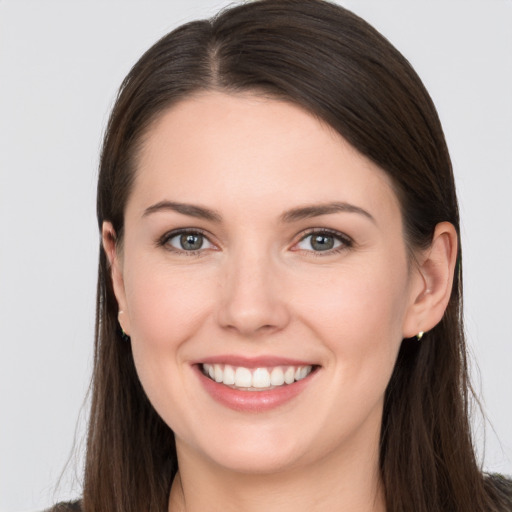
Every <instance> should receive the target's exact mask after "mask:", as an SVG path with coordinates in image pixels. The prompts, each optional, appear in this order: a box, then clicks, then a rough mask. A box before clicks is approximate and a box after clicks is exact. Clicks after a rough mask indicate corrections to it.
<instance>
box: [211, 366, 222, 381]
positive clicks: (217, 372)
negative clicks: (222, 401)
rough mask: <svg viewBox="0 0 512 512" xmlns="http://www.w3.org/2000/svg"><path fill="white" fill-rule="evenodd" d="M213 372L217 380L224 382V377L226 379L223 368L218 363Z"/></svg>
mask: <svg viewBox="0 0 512 512" xmlns="http://www.w3.org/2000/svg"><path fill="white" fill-rule="evenodd" d="M213 373H214V377H213V378H214V379H215V382H222V381H223V379H224V375H223V373H224V372H223V371H222V368H221V367H220V366H219V365H218V364H216V365H215V366H214V372H213Z"/></svg>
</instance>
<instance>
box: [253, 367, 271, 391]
mask: <svg viewBox="0 0 512 512" xmlns="http://www.w3.org/2000/svg"><path fill="white" fill-rule="evenodd" d="M269 386H270V374H269V373H268V370H267V369H266V368H256V370H254V373H253V374H252V387H253V388H268V387H269Z"/></svg>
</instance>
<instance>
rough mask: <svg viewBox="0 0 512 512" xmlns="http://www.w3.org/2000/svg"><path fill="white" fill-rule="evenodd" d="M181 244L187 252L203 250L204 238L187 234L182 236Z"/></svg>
mask: <svg viewBox="0 0 512 512" xmlns="http://www.w3.org/2000/svg"><path fill="white" fill-rule="evenodd" d="M180 243H181V246H182V247H183V249H185V250H187V251H195V250H197V249H201V246H202V245H203V236H202V235H192V234H190V233H186V234H184V235H181V237H180Z"/></svg>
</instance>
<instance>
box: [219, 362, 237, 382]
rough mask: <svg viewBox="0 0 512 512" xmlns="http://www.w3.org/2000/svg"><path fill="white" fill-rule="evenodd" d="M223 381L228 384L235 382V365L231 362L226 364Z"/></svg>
mask: <svg viewBox="0 0 512 512" xmlns="http://www.w3.org/2000/svg"><path fill="white" fill-rule="evenodd" d="M222 382H223V383H224V384H227V385H228V386H232V385H233V384H234V383H235V370H233V367H232V366H229V364H227V365H226V366H224V378H223V379H222Z"/></svg>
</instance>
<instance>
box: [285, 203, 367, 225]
mask: <svg viewBox="0 0 512 512" xmlns="http://www.w3.org/2000/svg"><path fill="white" fill-rule="evenodd" d="M345 212H346V213H358V214H360V215H363V216H364V217H367V218H368V219H370V220H371V221H372V222H373V223H374V224H377V222H376V221H375V218H374V217H373V216H372V215H371V214H370V213H369V212H367V211H366V210H363V208H360V207H359V206H355V205H353V204H350V203H339V202H334V203H326V204H314V205H310V206H303V207H299V208H294V209H293V210H289V211H287V212H285V213H283V215H281V221H282V222H286V223H289V222H297V221H299V220H303V219H310V218H312V217H320V216H321V215H329V214H332V213H345Z"/></svg>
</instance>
